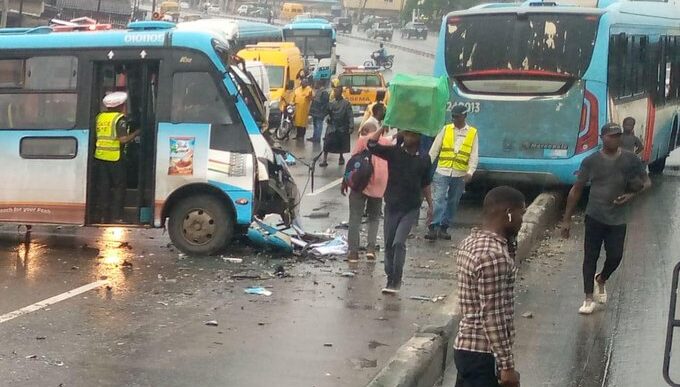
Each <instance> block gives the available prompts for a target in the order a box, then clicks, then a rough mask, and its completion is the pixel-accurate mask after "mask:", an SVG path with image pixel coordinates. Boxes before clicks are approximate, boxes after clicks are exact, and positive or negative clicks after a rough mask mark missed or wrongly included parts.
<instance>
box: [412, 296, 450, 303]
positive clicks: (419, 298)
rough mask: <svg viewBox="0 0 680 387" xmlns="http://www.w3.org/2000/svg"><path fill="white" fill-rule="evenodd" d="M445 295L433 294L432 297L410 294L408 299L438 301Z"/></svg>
mask: <svg viewBox="0 0 680 387" xmlns="http://www.w3.org/2000/svg"><path fill="white" fill-rule="evenodd" d="M445 298H446V296H434V297H428V296H411V297H409V299H411V300H416V301H430V302H439V301H441V300H443V299H445Z"/></svg>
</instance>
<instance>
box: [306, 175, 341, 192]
mask: <svg viewBox="0 0 680 387" xmlns="http://www.w3.org/2000/svg"><path fill="white" fill-rule="evenodd" d="M340 183H342V177H341V178H339V179H338V180H333V181H331V182H330V183H328V184H326V185H324V186H323V187H321V188H319V189H317V190H315V191H314V192H310V193H308V194H307V196H316V195H319V194H321V193H324V192H326V191H328V190H329V189H331V188H333V187H335V186H336V185H338V184H340Z"/></svg>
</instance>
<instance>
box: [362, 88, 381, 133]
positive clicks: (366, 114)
mask: <svg viewBox="0 0 680 387" xmlns="http://www.w3.org/2000/svg"><path fill="white" fill-rule="evenodd" d="M386 94H387V93H386V92H385V90H378V91H377V92H376V94H375V101H373V102H371V103H370V104H369V105H368V106H366V111H365V112H364V116H363V117H362V118H361V124H359V127H361V126H362V125H364V123H365V122H366V121H367V120H368V119H369V118H371V116H372V115H373V106H375V105H376V104H383V105H387V103H386V102H385V95H386Z"/></svg>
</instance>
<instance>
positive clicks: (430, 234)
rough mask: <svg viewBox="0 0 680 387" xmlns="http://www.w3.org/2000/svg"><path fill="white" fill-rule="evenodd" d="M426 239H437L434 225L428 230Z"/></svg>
mask: <svg viewBox="0 0 680 387" xmlns="http://www.w3.org/2000/svg"><path fill="white" fill-rule="evenodd" d="M425 239H426V240H428V241H436V240H437V230H435V228H434V227H430V229H429V230H427V234H425Z"/></svg>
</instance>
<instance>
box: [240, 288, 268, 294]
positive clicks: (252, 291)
mask: <svg viewBox="0 0 680 387" xmlns="http://www.w3.org/2000/svg"><path fill="white" fill-rule="evenodd" d="M245 292H246V293H247V294H256V295H258V296H271V295H272V292H271V291H269V290H267V289H265V288H263V287H249V288H246V289H245Z"/></svg>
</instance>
